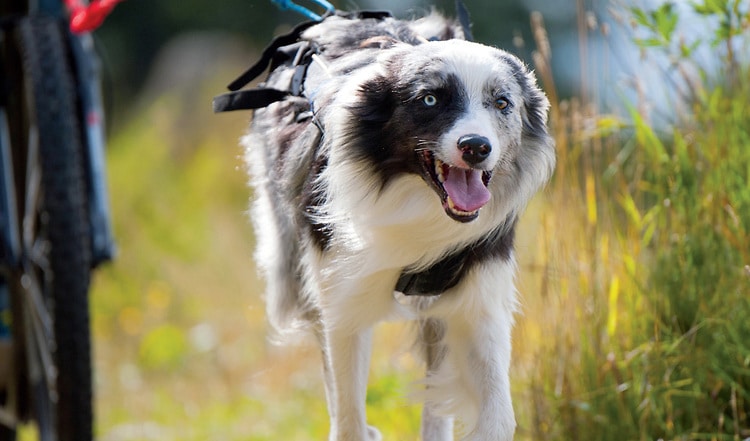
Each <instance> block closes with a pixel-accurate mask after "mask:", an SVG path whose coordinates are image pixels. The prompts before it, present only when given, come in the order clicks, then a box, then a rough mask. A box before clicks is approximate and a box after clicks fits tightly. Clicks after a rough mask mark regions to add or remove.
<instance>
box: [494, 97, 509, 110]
mask: <svg viewBox="0 0 750 441" xmlns="http://www.w3.org/2000/svg"><path fill="white" fill-rule="evenodd" d="M495 107H497V108H498V109H499V110H505V109H507V108H508V107H510V101H508V99H507V98H503V97H500V98H498V99H497V100H495Z"/></svg>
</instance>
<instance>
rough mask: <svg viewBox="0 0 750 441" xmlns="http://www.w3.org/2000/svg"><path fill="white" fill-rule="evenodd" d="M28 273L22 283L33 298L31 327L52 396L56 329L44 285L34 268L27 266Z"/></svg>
mask: <svg viewBox="0 0 750 441" xmlns="http://www.w3.org/2000/svg"><path fill="white" fill-rule="evenodd" d="M27 270H28V271H27V272H26V274H24V275H23V277H21V284H22V286H23V287H24V289H25V290H26V293H27V294H28V297H29V298H30V299H31V302H30V303H29V307H30V309H31V311H30V313H31V328H32V334H33V336H34V340H35V342H36V347H37V349H38V352H39V356H40V359H41V364H42V366H41V368H42V372H43V375H44V378H45V383H46V384H47V389H48V390H49V391H50V397H55V396H56V388H55V384H56V383H55V381H56V379H57V367H56V366H55V362H54V360H53V358H52V354H53V353H54V351H55V346H56V345H55V340H54V333H53V332H54V330H53V323H52V316H51V314H50V311H49V309H48V308H47V304H46V302H45V301H44V297H43V294H42V287H41V286H40V285H41V284H40V283H39V279H37V278H36V277H32V276H31V275H30V274H33V271H34V269H32V268H27Z"/></svg>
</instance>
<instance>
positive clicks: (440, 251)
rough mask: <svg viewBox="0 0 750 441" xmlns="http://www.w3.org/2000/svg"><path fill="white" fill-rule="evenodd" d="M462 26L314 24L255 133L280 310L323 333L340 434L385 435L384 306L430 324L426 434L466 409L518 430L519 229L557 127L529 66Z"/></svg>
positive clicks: (477, 419)
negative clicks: (379, 407) (379, 366)
mask: <svg viewBox="0 0 750 441" xmlns="http://www.w3.org/2000/svg"><path fill="white" fill-rule="evenodd" d="M463 36H464V32H463V30H462V28H461V26H460V25H458V23H457V22H454V21H452V20H448V19H445V18H443V17H442V16H440V15H438V14H436V13H433V14H430V15H428V16H427V17H424V18H422V19H419V20H416V21H405V20H397V19H394V18H390V17H375V18H362V16H358V17H354V16H351V15H349V16H345V15H343V14H336V15H333V16H331V17H328V18H326V19H325V20H323V21H322V22H320V23H319V24H315V25H312V26H308V27H307V28H306V29H305V30H304V31H303V32H301V33H300V35H299V37H298V39H297V41H296V43H295V44H294V45H291V46H288V47H287V48H282V49H279V51H280V53H281V52H284V51H286V52H287V55H289V54H288V52H289V51H290V50H292V49H294V50H296V51H298V52H297V53H296V55H295V54H292V56H287V57H286V58H296V60H295V61H294V62H284V61H283V60H284V59H286V58H285V57H280V58H279V59H277V60H275V61H274V63H272V65H271V74H270V75H269V77H268V79H267V81H266V82H265V83H264V84H263V85H262V86H265V87H269V88H274V89H279V90H291V89H296V92H295V93H290V94H288V95H286V96H284V97H283V98H280V99H279V100H276V102H273V103H272V104H269V105H268V106H267V107H265V108H262V109H259V110H256V111H255V113H254V117H253V121H252V124H251V127H250V131H249V134H248V135H247V136H246V137H244V138H243V141H242V143H243V145H244V147H245V149H246V155H245V156H246V162H247V164H248V168H249V171H250V174H251V184H252V187H253V188H254V192H255V201H254V204H253V207H252V212H251V214H252V219H253V221H254V224H255V231H256V235H257V251H256V260H257V262H258V265H259V267H260V269H261V272H262V274H263V276H264V277H265V280H266V282H267V288H266V294H265V300H266V304H267V314H268V319H269V322H270V324H271V325H272V326H273V328H274V329H275V331H276V332H277V333H278V334H279V335H280V336H285V335H288V334H291V333H293V332H296V331H300V330H304V331H309V332H311V333H312V334H313V335H314V336H315V337H316V338H317V341H318V342H319V343H320V347H321V349H322V352H323V360H324V375H325V384H326V396H327V401H328V411H329V414H330V419H331V428H330V438H329V439H330V440H331V441H343V440H348V441H360V440H368V441H371V440H380V439H381V436H380V433H379V432H378V430H377V429H375V428H373V427H370V426H368V425H367V423H366V418H365V396H366V389H367V376H368V369H369V362H370V349H371V340H372V332H373V331H372V330H373V327H374V325H375V324H376V323H378V322H380V321H383V320H410V321H413V322H414V323H416V324H417V326H418V330H419V331H418V339H419V343H420V345H419V347H420V348H421V355H422V356H423V358H424V361H425V363H426V379H425V382H424V386H425V387H424V391H423V392H421V393H420V395H421V397H422V398H423V399H424V402H425V405H424V410H423V421H422V429H421V430H422V439H424V440H425V441H444V440H452V439H453V433H454V420H456V421H458V423H459V426H458V427H460V428H461V429H462V430H461V432H460V433H461V434H462V436H463V438H462V439H463V440H473V441H491V440H492V441H494V440H510V439H512V438H513V433H514V430H515V425H516V423H515V418H514V413H513V407H512V404H511V397H510V383H509V379H508V369H509V364H510V356H511V328H512V325H513V314H514V311H515V310H516V289H515V287H514V274H515V272H516V263H515V258H514V251H513V238H514V231H515V228H516V225H517V223H518V220H519V216H520V215H521V213H522V211H523V210H524V208H525V206H526V204H527V202H528V201H529V199H530V198H531V197H532V196H533V195H534V194H535V193H536V192H537V191H538V190H539V189H540V188H541V187H542V186H543V185H544V184H545V182H546V181H547V180H548V179H549V178H550V176H551V174H552V172H553V168H554V165H555V153H554V142H553V140H552V138H551V137H550V135H549V134H548V130H547V126H546V124H547V111H548V107H549V102H548V100H547V98H546V96H545V95H544V93H543V92H542V91H541V90H540V89H539V88H538V87H537V85H536V80H535V78H534V76H533V74H532V73H531V72H530V71H529V70H528V68H527V67H526V66H525V65H524V64H523V63H522V62H521V61H520V60H519V59H518V58H516V57H515V56H513V55H511V54H509V53H507V52H505V51H502V50H499V49H495V48H492V47H488V46H484V45H482V44H478V43H473V42H469V41H466V40H465V39H463ZM300 47H304V48H306V49H305V51H302V50H301V49H299V48H300ZM290 48H291V49H290ZM282 55H283V54H282ZM300 58H307V59H309V61H308V62H306V63H303V62H300V60H299V59H300ZM279 60H281V61H279ZM300 66H302V69H300V68H299V67H300ZM295 82H296V84H295Z"/></svg>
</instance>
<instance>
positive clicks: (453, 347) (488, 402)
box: [426, 261, 516, 441]
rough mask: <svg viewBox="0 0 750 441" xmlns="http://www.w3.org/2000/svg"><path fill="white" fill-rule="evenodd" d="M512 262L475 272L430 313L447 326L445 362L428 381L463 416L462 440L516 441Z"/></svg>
mask: <svg viewBox="0 0 750 441" xmlns="http://www.w3.org/2000/svg"><path fill="white" fill-rule="evenodd" d="M514 267H515V266H514V264H513V263H512V262H502V261H500V262H497V263H494V264H492V263H488V264H485V265H482V266H478V267H477V268H474V269H473V270H472V271H471V272H470V273H469V274H468V275H467V276H466V278H465V280H464V281H463V283H462V284H461V285H459V286H458V287H457V288H456V289H454V290H453V291H451V292H447V293H445V294H443V297H441V298H440V299H439V300H438V301H436V302H435V303H434V304H433V305H432V306H431V307H430V308H428V309H427V311H426V312H427V314H428V315H432V316H434V317H439V318H440V319H442V320H443V322H444V323H445V336H444V338H443V341H444V342H445V345H446V355H445V359H444V360H443V361H442V362H441V363H440V366H439V367H438V369H437V372H436V373H435V374H434V375H432V376H431V377H428V385H431V386H432V387H433V389H432V390H430V389H428V390H427V395H428V397H431V398H432V399H433V400H434V401H436V402H438V403H440V402H442V405H443V407H444V408H445V409H446V410H447V411H448V413H452V414H454V415H456V416H457V417H458V419H459V420H461V422H462V423H463V426H464V427H465V428H466V430H467V431H468V434H467V435H466V436H464V437H463V438H462V441H511V440H512V439H513V434H514V431H515V426H516V422H515V417H514V413H513V405H512V403H511V396H510V380H509V377H508V373H509V372H508V371H509V368H510V357H511V329H512V326H513V313H514V311H515V287H514V285H513V272H514Z"/></svg>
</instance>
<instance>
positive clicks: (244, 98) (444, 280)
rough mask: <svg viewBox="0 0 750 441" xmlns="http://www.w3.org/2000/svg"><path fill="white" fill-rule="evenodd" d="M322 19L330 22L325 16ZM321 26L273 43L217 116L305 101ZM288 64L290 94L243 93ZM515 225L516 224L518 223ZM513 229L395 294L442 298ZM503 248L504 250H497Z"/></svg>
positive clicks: (376, 14) (409, 274) (370, 15)
mask: <svg viewBox="0 0 750 441" xmlns="http://www.w3.org/2000/svg"><path fill="white" fill-rule="evenodd" d="M456 11H457V15H458V18H459V22H460V24H461V26H462V28H463V32H464V36H465V37H466V39H467V40H471V39H472V36H471V31H470V23H469V14H468V12H467V10H466V6H465V5H464V4H463V2H462V1H460V0H459V1H456ZM334 14H335V15H337V16H340V17H344V18H348V19H352V20H356V19H376V20H383V19H386V18H389V17H392V15H391V13H390V12H387V11H357V12H341V11H336V12H334ZM328 15H331V14H326V16H328ZM323 18H324V19H325V16H324V17H323ZM318 23H319V22H318V21H306V22H304V23H300V24H299V25H297V26H296V27H295V28H294V29H292V30H291V31H290V32H289V33H287V34H284V35H281V36H279V37H276V38H274V39H273V41H271V44H269V45H268V46H267V47H266V48H265V49H264V50H263V53H262V55H261V57H260V59H259V60H258V61H257V62H255V64H253V65H252V66H251V67H250V68H249V69H248V70H246V71H245V72H243V73H242V74H241V75H240V76H239V77H237V79H235V80H234V81H232V82H231V83H230V84H229V85H228V86H227V88H228V89H229V90H230V92H229V93H225V94H223V95H219V96H216V97H214V99H213V110H214V112H216V113H218V112H228V111H232V110H250V109H261V108H264V107H267V106H268V105H270V104H272V103H275V102H277V101H282V100H284V99H285V98H287V97H289V96H298V97H299V96H304V90H303V84H304V80H305V77H306V75H307V69H308V67H309V66H310V64H311V63H312V56H313V55H314V54H316V53H317V48H316V47H315V46H314V44H313V43H311V42H309V41H304V40H302V41H301V40H300V37H301V35H302V33H303V32H304V31H305V30H307V29H308V28H310V27H312V26H314V25H316V24H318ZM284 65H285V66H289V67H292V68H294V74H293V75H292V81H291V84H290V87H289V90H281V89H275V88H270V87H264V86H262V85H261V86H260V87H256V88H254V89H247V90H244V89H243V88H244V87H245V86H247V85H248V84H249V83H250V82H251V81H253V80H254V79H256V78H257V77H259V76H260V75H261V74H263V73H264V72H266V70H270V71H271V72H272V71H274V70H275V69H276V68H277V67H279V66H284ZM514 223H515V219H513V224H514ZM512 227H513V225H502V226H501V227H500V228H499V229H498V231H497V232H496V233H497V234H494V235H491V236H492V237H496V239H497V238H499V242H498V240H493V239H492V238H490V240H487V239H481V240H478V241H477V242H476V243H474V244H471V245H469V246H468V247H466V248H464V249H462V250H459V251H456V252H454V253H452V254H449V255H447V256H446V257H444V258H442V259H441V260H440V261H438V262H437V263H435V264H433V265H432V266H431V267H429V268H427V269H425V270H422V271H410V270H408V269H405V270H404V271H403V272H402V273H401V275H400V276H399V278H398V281H397V282H396V286H395V289H396V291H400V292H402V293H404V294H405V295H421V296H431V295H439V294H441V293H443V292H445V291H446V290H448V289H450V288H452V287H454V286H455V285H456V284H458V282H459V281H460V280H461V278H462V277H463V275H464V274H465V273H466V271H467V270H468V269H469V268H470V267H471V266H472V265H473V264H474V263H475V262H476V260H477V258H478V256H480V255H486V254H487V253H488V252H489V254H496V253H497V252H496V251H495V248H497V249H498V250H500V251H502V250H505V249H508V247H507V245H510V246H512V241H513V234H512V232H513V228H512ZM501 230H502V231H501ZM506 242H510V243H506ZM498 245H501V246H500V247H498Z"/></svg>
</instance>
